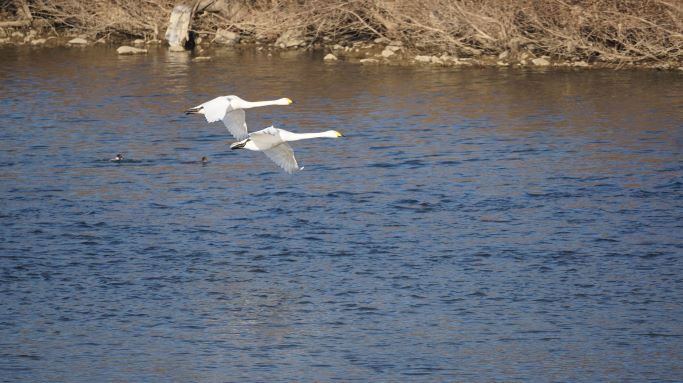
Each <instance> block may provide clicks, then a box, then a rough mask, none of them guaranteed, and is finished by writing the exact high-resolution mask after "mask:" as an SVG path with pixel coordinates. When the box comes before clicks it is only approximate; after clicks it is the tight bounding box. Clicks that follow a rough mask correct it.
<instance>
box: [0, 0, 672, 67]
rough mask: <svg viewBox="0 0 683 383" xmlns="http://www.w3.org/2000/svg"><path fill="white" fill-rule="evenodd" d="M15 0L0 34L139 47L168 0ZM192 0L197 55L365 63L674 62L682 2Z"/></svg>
mask: <svg viewBox="0 0 683 383" xmlns="http://www.w3.org/2000/svg"><path fill="white" fill-rule="evenodd" d="M14 3H16V4H24V5H26V7H23V6H19V5H15V6H14V7H12V6H5V8H4V9H3V10H2V14H1V15H2V18H3V19H4V20H7V19H11V18H14V19H16V20H14V21H12V22H13V23H14V24H16V26H5V27H3V28H0V45H3V44H4V45H6V44H14V45H32V46H55V45H64V46H75V45H79V46H83V45H89V44H95V43H108V44H118V45H123V44H125V45H136V46H138V47H143V48H144V46H146V45H149V44H161V43H162V41H161V39H162V34H163V31H164V30H165V28H166V25H167V23H168V19H169V16H170V14H171V11H172V9H173V6H174V3H173V2H169V1H161V0H156V1H148V2H145V3H144V4H139V3H137V2H126V1H119V2H116V3H111V2H109V1H107V0H95V1H93V2H91V4H89V6H88V8H85V7H84V6H83V5H81V4H80V3H79V2H76V1H73V0H53V1H41V2H33V1H28V2H26V1H15V2H14ZM14 3H12V4H14ZM194 10H195V12H194V17H193V21H192V30H193V35H194V36H195V41H194V44H192V45H194V50H195V53H196V54H197V55H199V56H202V57H205V56H206V54H207V53H206V52H207V51H210V50H211V49H212V48H214V47H219V46H240V47H241V46H245V47H248V46H255V47H256V49H258V50H265V51H272V50H280V49H317V50H324V51H325V52H326V54H327V55H326V56H325V57H326V59H327V60H328V61H334V60H347V61H350V62H358V63H361V64H366V65H368V64H369V65H372V64H396V65H405V64H419V65H439V66H501V67H507V66H511V67H524V66H539V67H545V66H571V67H580V68H591V67H600V68H602V67H609V68H634V67H638V68H655V69H662V70H678V69H680V68H681V67H683V7H682V6H680V5H676V4H675V3H670V2H667V1H663V0H642V1H641V0H638V1H635V0H633V1H631V0H625V1H620V2H618V4H615V2H612V1H587V0H586V1H581V0H578V1H573V2H571V3H569V2H563V1H560V0H540V1H533V2H532V1H530V0H528V1H527V0H521V1H517V2H514V4H510V3H507V2H498V1H492V0H469V1H458V2H440V1H437V0H426V2H421V3H420V4H414V3H413V2H408V1H404V0H395V1H385V2H380V1H377V0H364V1H352V2H344V3H341V2H336V1H321V0H309V1H303V2H296V1H284V2H277V4H274V3H271V2H259V1H255V2H248V3H242V2H227V1H221V0H202V1H198V2H196V3H195V9H194ZM27 15H28V16H27ZM21 20H24V21H25V22H23V24H22V21H21ZM0 25H2V24H1V23H0ZM74 39H76V40H74Z"/></svg>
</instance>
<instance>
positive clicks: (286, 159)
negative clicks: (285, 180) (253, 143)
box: [263, 142, 300, 174]
mask: <svg viewBox="0 0 683 383" xmlns="http://www.w3.org/2000/svg"><path fill="white" fill-rule="evenodd" d="M263 153H265V154H266V156H268V158H270V159H271V160H272V161H273V162H275V163H276V164H277V165H278V166H279V167H281V168H283V169H284V170H285V171H286V172H287V173H289V174H292V173H293V172H295V171H297V170H300V168H299V164H297V163H296V158H294V151H293V150H292V147H291V146H289V145H288V144H287V143H286V142H283V143H281V144H280V145H277V146H273V147H272V148H270V149H268V150H264V151H263Z"/></svg>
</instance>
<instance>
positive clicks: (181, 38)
mask: <svg viewBox="0 0 683 383" xmlns="http://www.w3.org/2000/svg"><path fill="white" fill-rule="evenodd" d="M193 8H194V7H192V6H190V5H185V4H178V5H176V6H175V7H174V8H173V11H172V12H171V18H170V20H169V22H168V28H167V29H166V34H165V35H164V37H165V38H166V41H168V45H169V47H170V49H171V50H172V51H184V50H185V48H186V47H187V48H189V47H190V46H191V45H192V39H191V36H190V23H191V22H192V13H193Z"/></svg>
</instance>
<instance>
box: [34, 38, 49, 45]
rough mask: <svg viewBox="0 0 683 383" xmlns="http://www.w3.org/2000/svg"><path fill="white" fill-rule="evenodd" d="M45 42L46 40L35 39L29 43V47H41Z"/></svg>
mask: <svg viewBox="0 0 683 383" xmlns="http://www.w3.org/2000/svg"><path fill="white" fill-rule="evenodd" d="M46 41H47V40H46V39H35V40H33V41H31V45H43V44H45V42H46Z"/></svg>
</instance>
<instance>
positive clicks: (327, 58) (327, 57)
mask: <svg viewBox="0 0 683 383" xmlns="http://www.w3.org/2000/svg"><path fill="white" fill-rule="evenodd" d="M323 60H325V61H337V56H335V55H333V54H332V53H328V54H327V55H325V57H323Z"/></svg>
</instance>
